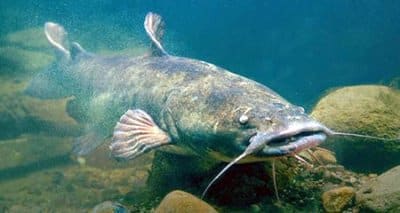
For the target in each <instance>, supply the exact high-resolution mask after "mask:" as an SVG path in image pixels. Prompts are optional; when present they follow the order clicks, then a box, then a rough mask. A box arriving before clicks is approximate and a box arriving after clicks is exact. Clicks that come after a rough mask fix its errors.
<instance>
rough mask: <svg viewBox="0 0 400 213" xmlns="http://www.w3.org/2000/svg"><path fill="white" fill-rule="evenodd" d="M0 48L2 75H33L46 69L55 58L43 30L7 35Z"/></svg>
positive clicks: (35, 29)
mask: <svg viewBox="0 0 400 213" xmlns="http://www.w3.org/2000/svg"><path fill="white" fill-rule="evenodd" d="M1 42H2V43H4V44H3V45H2V47H1V48H0V65H1V72H0V73H1V74H2V75H5V74H7V75H12V76H18V75H21V74H22V75H24V77H25V76H26V75H27V74H28V75H31V74H33V73H35V72H38V71H40V70H42V69H44V68H45V67H46V66H47V65H48V64H49V63H51V62H52V61H53V60H54V59H55V57H54V54H53V52H52V50H51V48H50V45H49V44H48V42H47V40H46V36H45V35H44V32H43V28H42V27H38V28H30V29H26V30H21V31H17V32H13V33H10V34H8V35H5V36H4V38H2V39H1Z"/></svg>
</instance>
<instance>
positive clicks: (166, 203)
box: [155, 190, 217, 213]
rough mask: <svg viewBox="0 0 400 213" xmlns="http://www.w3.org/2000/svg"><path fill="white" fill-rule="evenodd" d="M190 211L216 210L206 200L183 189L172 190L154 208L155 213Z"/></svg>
mask: <svg viewBox="0 0 400 213" xmlns="http://www.w3.org/2000/svg"><path fill="white" fill-rule="evenodd" d="M173 212H177V213H178V212H179V213H184V212H187V213H192V212H204V213H207V212H208V213H212V212H217V211H216V210H215V209H214V208H213V207H211V206H210V205H209V204H207V203H206V202H204V201H202V200H200V199H199V198H197V197H195V196H193V195H191V194H189V193H187V192H184V191H179V190H176V191H172V192H170V193H169V194H167V196H165V197H164V199H163V200H162V201H161V203H160V205H159V206H158V207H157V209H156V210H155V213H173Z"/></svg>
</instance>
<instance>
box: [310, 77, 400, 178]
mask: <svg viewBox="0 0 400 213" xmlns="http://www.w3.org/2000/svg"><path fill="white" fill-rule="evenodd" d="M312 116H313V117H314V118H316V119H317V120H319V121H320V122H322V123H324V124H325V125H326V126H328V127H329V128H332V129H333V130H336V131H342V132H349V133H359V134H366V135H372V136H377V137H384V138H390V139H397V140H386V141H385V140H371V139H362V138H355V137H342V136H341V137H339V136H338V137H336V138H335V139H336V140H335V141H333V142H329V143H325V145H326V146H327V147H328V148H329V149H331V150H333V151H334V152H335V153H336V157H337V159H338V161H339V163H341V164H343V165H345V166H346V167H350V168H351V169H354V170H357V171H373V172H381V171H384V170H386V169H388V168H390V167H392V166H394V165H396V164H399V163H400V140H399V136H400V135H399V134H400V91H399V90H396V89H394V88H390V87H386V86H375V85H365V86H352V87H344V88H340V89H337V90H334V91H331V92H330V93H328V94H327V95H326V96H325V97H323V98H321V100H320V101H319V102H318V103H317V105H316V106H315V107H314V110H313V112H312ZM371 150H373V151H371ZM378 159H379V160H378Z"/></svg>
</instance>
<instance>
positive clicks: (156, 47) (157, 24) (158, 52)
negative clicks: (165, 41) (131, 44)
mask: <svg viewBox="0 0 400 213" xmlns="http://www.w3.org/2000/svg"><path fill="white" fill-rule="evenodd" d="M144 29H145V30H146V33H147V35H148V36H149V37H150V39H151V42H152V45H151V50H152V52H151V55H153V56H164V55H168V53H167V51H165V50H164V48H163V46H162V45H161V38H162V35H163V34H164V22H163V20H162V18H161V16H160V15H158V14H156V13H152V12H149V13H147V15H146V18H145V20H144Z"/></svg>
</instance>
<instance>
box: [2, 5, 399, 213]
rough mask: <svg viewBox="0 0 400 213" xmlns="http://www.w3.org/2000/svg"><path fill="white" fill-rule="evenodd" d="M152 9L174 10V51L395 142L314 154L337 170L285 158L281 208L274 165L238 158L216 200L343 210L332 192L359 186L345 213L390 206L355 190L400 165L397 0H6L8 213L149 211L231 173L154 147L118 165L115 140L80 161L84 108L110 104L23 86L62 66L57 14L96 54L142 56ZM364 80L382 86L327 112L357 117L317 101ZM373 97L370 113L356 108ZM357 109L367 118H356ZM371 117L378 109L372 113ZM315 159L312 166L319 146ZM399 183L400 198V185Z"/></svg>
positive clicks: (231, 204)
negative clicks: (55, 37) (77, 144)
mask: <svg viewBox="0 0 400 213" xmlns="http://www.w3.org/2000/svg"><path fill="white" fill-rule="evenodd" d="M149 11H153V12H156V13H158V14H160V15H161V16H162V17H163V19H164V21H165V33H164V38H163V42H162V43H163V46H164V48H165V50H166V51H167V52H168V53H170V54H171V55H175V56H182V57H188V58H195V59H199V60H203V61H207V62H210V63H212V64H215V65H218V66H219V67H223V68H225V69H227V70H229V71H231V72H234V73H237V74H239V75H242V76H245V77H247V78H250V79H252V80H255V81H257V82H260V83H261V84H263V85H266V86H268V87H269V88H271V89H273V90H274V91H275V92H277V93H278V94H279V95H281V96H282V97H284V98H285V99H287V100H288V101H289V102H291V103H293V104H295V105H299V106H302V107H304V108H305V110H306V112H307V113H311V112H312V113H313V116H314V117H315V118H316V119H317V120H321V122H323V123H325V124H326V125H328V124H329V125H328V126H329V127H332V128H336V129H338V130H340V131H345V132H350V133H359V134H368V135H372V136H377V137H383V138H391V139H396V138H397V141H396V140H393V141H390V142H388V143H385V144H381V143H379V140H377V141H373V142H371V141H368V143H367V142H366V143H367V144H369V145H368V146H366V147H365V146H362V145H358V144H359V143H357V142H356V143H355V144H356V145H354V146H353V145H350V148H349V147H340V148H337V147H335V146H329V145H328V146H326V147H325V148H327V149H330V150H332V151H333V152H332V153H336V157H337V158H338V162H339V163H337V162H336V159H334V160H332V156H333V158H335V156H334V154H332V153H331V152H328V151H326V150H325V149H324V150H325V151H321V150H314V154H315V153H317V154H315V155H316V156H318V153H319V151H320V152H321V153H324V154H320V155H323V156H325V158H323V157H322V158H323V159H324V160H322V161H323V163H322V164H325V163H326V162H328V163H326V164H332V165H331V167H328V168H325V169H321V167H318V166H314V169H313V170H310V169H309V168H307V166H304V165H302V164H299V163H298V162H296V161H295V160H293V158H291V159H288V160H282V162H278V163H277V176H278V183H277V184H278V191H279V192H280V194H281V196H280V197H281V202H280V203H279V202H277V199H276V197H275V195H274V188H273V184H272V180H271V179H272V175H271V173H272V166H271V164H270V163H269V162H266V163H256V164H250V165H246V164H244V165H240V166H237V167H234V168H232V169H231V170H230V171H229V172H228V173H227V174H226V175H225V178H224V179H222V180H221V181H220V183H217V184H216V186H215V188H213V189H211V191H210V194H211V195H210V197H208V198H207V199H206V201H207V202H209V203H210V204H211V205H212V206H213V207H214V208H216V209H217V210H218V211H220V212H249V211H252V212H265V211H268V210H271V211H272V210H280V211H283V212H286V211H288V212H292V211H295V210H298V211H310V210H312V211H316V212H323V211H330V210H332V209H333V211H335V210H337V209H335V208H339V207H331V205H330V204H329V199H328V198H324V196H323V195H322V194H323V193H324V192H326V191H329V190H331V189H336V188H339V187H350V188H352V189H351V190H350V191H351V193H347V191H346V190H348V189H347V188H346V189H345V190H344V192H343V191H341V192H342V194H340V193H339V194H340V196H343V197H346V195H347V194H351V196H350V198H349V197H346V199H348V201H347V203H345V204H343V206H341V208H339V209H340V211H343V210H348V211H350V210H353V209H356V208H361V209H368V210H372V211H381V210H382V209H378V208H375V207H374V203H372V204H370V205H369V204H368V205H366V206H363V205H361V204H360V203H361V202H360V203H358V200H362V199H363V197H362V196H358V195H357V196H356V195H355V194H359V193H361V191H362V190H363V189H364V188H363V187H364V186H365V185H366V184H367V185H368V183H370V182H369V181H374V180H376V179H377V178H380V177H381V176H378V175H380V174H382V173H384V172H386V171H388V170H389V169H391V168H393V167H395V166H398V165H400V145H399V143H400V142H398V139H399V138H400V130H399V127H400V124H399V120H400V92H399V84H400V80H399V78H400V36H399V35H400V16H399V14H400V2H399V1H375V0H373V1H345V0H344V1H318V2H313V3H310V2H305V1H279V2H278V1H218V2H214V1H173V2H172V1H110V0H97V1H82V0H78V1H64V0H61V1H46V0H41V1H40V0H37V1H28V2H27V1H21V0H13V1H10V0H2V1H1V2H0V25H1V26H2V27H1V28H0V81H1V83H0V128H1V129H0V212H88V211H90V210H92V209H93V208H94V207H95V206H96V205H98V204H101V203H102V202H104V201H112V202H118V203H121V204H122V205H125V206H126V207H127V209H129V210H126V211H132V212H148V211H152V210H154V209H156V207H157V206H158V205H159V203H160V201H161V199H162V198H163V196H164V195H165V194H167V193H168V192H170V191H172V190H173V189H180V190H183V191H187V192H190V193H193V194H194V195H196V196H200V195H201V192H202V190H204V188H205V187H206V186H207V184H208V182H209V181H210V180H211V179H212V178H213V177H214V176H215V175H216V174H217V173H218V172H219V171H220V170H221V169H222V168H223V166H222V165H220V164H219V165H216V166H215V165H214V163H210V164H213V166H210V165H208V162H207V163H204V162H198V160H197V159H194V160H193V159H186V158H184V157H177V156H169V155H168V154H160V153H158V154H156V156H153V155H154V154H153V152H151V153H149V154H147V155H144V156H141V157H140V158H138V159H135V160H134V161H129V162H123V163H121V162H116V161H115V160H114V159H111V158H110V157H109V155H110V154H109V150H108V143H105V144H104V145H103V146H101V147H100V148H99V149H97V150H96V151H95V152H94V153H91V154H89V155H88V156H85V157H77V156H75V155H73V154H71V150H72V149H73V143H74V141H75V140H76V138H77V137H79V136H81V135H82V134H84V133H85V131H86V129H85V127H84V126H85V123H87V122H88V118H87V117H85V116H89V115H88V114H90V116H93V115H94V116H97V117H101V116H103V115H102V112H97V111H96V110H93V109H92V108H90V106H88V105H85V104H84V103H81V102H79V101H74V100H75V99H73V97H63V98H62V99H39V98H37V97H31V96H28V95H26V94H25V93H24V90H25V88H26V87H27V86H28V85H29V82H30V81H31V79H33V78H34V76H36V75H37V74H38V73H40V72H41V71H43V70H45V69H46V67H48V66H49V65H50V64H51V63H52V62H55V61H57V56H56V55H55V54H54V50H53V49H52V48H51V47H50V45H49V43H48V41H47V40H46V36H45V34H44V23H45V22H48V21H51V22H56V23H59V24H61V25H62V26H64V28H65V30H66V31H67V32H68V38H69V40H70V41H77V42H78V43H79V44H80V45H82V47H83V48H84V49H86V50H88V51H89V52H92V53H96V54H99V55H107V56H110V55H112V56H115V55H124V56H126V55H128V56H131V57H134V56H140V55H144V54H145V53H147V52H148V51H149V48H150V40H149V38H148V36H147V35H146V32H145V30H144V27H143V21H144V17H145V16H146V14H147V13H148V12H149ZM356 85H379V86H382V87H379V88H378V86H377V88H375V87H374V88H361V89H360V88H356V89H360V90H355V91H356V92H354V94H356V95H354V96H351V95H350V94H353V90H351V91H350V90H348V91H344V92H343V93H342V94H341V95H342V96H341V95H339V98H337V99H335V101H336V102H334V104H332V102H328V105H329V104H330V105H329V106H333V108H336V109H338V111H337V112H329V113H339V114H340V112H343V113H342V114H343V116H344V117H345V118H343V119H342V117H340V116H339V115H338V114H329V116H328V115H327V116H326V117H324V112H326V111H324V110H325V109H327V108H329V107H327V106H325V105H323V103H322V102H319V101H320V100H321V101H322V100H323V99H322V98H323V97H324V96H325V95H326V94H327V91H333V88H340V87H344V86H356ZM44 87H46V86H45V85H44ZM357 91H360V92H357ZM61 92H62V91H61ZM357 94H362V95H363V96H361V95H360V96H357ZM373 94H378V95H376V96H373V97H374V98H375V99H372V98H371V97H370V96H368V95H373ZM359 97H361V98H359ZM356 100H361V101H360V102H357V103H356ZM353 101H354V103H353ZM364 101H365V102H364ZM368 101H369V102H368ZM339 102H340V104H339ZM317 103H318V105H317ZM336 103H337V104H336ZM363 106H364V107H365V112H364V111H360V110H359V108H356V107H361V108H362V107H363ZM381 106H382V107H381ZM353 107H354V108H353ZM374 107H376V108H374ZM313 109H314V111H313ZM316 109H320V110H321V112H317V111H316ZM341 109H349V110H348V111H342V110H341ZM369 109H371V110H370V111H369ZM108 110H110V109H108ZM111 110H113V109H111ZM118 110H120V109H118ZM126 110H128V109H123V110H122V111H123V112H125V111H126ZM352 110H353V111H352ZM115 111H117V109H115ZM358 112H360V114H361V115H362V116H364V117H362V118H358V117H356V115H355V114H357V113H358ZM368 112H372V113H371V114H372V115H373V116H372V115H371V116H366V115H367V114H368ZM118 113H119V112H118ZM321 114H322V115H321ZM121 115H122V114H119V115H118V117H120V116H121ZM352 115H354V116H355V117H351V116H352ZM368 115H369V114H368ZM104 117H105V118H108V117H107V116H105V115H104ZM327 117H331V118H332V117H334V118H337V120H335V119H333V120H332V119H331V120H330V119H329V118H327ZM92 119H93V118H92ZM346 119H348V120H346ZM357 119H359V120H357ZM89 120H90V119H89ZM99 120H100V118H99ZM365 120H368V122H366V121H365ZM89 122H90V121H89ZM340 122H342V123H340ZM352 122H354V123H352ZM342 124H346V125H348V126H343V125H342ZM356 124H360V125H359V126H358V125H356ZM362 124H365V125H364V126H363V125H362ZM112 125H114V123H112ZM105 134H106V135H107V136H110V135H111V134H112V132H108V133H105ZM106 141H108V142H109V141H110V139H109V137H108V138H107V139H106ZM366 150H373V151H375V152H372V151H371V152H369V151H368V152H367V151H366ZM352 153H355V154H354V155H352ZM326 156H329V157H326ZM349 156H350V157H349ZM362 157H364V158H362ZM153 158H154V159H153ZM303 158H305V159H306V160H307V161H311V162H312V161H314V159H313V156H307V154H305V155H304V156H303ZM366 159H367V160H366ZM177 162H179V163H177ZM180 163H181V165H182V166H177V165H180ZM314 163H315V162H314ZM319 163H320V162H319ZM319 163H315V164H319ZM346 163H347V164H346ZM174 165H175V167H174ZM223 165H224V164H223ZM333 165H334V166H333ZM343 165H344V167H343ZM399 174H400V173H396V175H399ZM163 175H164V176H163ZM158 176H160V177H159V178H157V177H158ZM385 177H386V176H385ZM395 177H398V176H395ZM149 185H150V186H149ZM398 185H400V184H398ZM377 187H378V186H377ZM385 187H386V185H385ZM385 187H383V186H382V187H381V188H382V189H383V188H385ZM378 188H379V187H378ZM381 188H380V189H381ZM387 188H391V187H390V185H389V186H388V187H387ZM392 188H393V190H394V192H393V194H395V193H396V192H397V193H398V192H400V191H396V190H400V189H399V188H398V187H397V188H396V187H392ZM154 191H157V193H154ZM383 192H387V191H385V190H383ZM383 192H382V193H383ZM231 193H232V194H231ZM346 193H347V194H346ZM390 193H392V192H390ZM390 193H389V195H388V196H391V194H390ZM230 194H231V196H229V195H230ZM361 194H362V193H361ZM383 194H384V193H383ZM386 194H387V193H386ZM386 194H385V195H386ZM398 194H399V193H398ZM326 196H328V195H326ZM397 196H398V195H397ZM332 199H333V198H332ZM346 199H345V200H346ZM396 199H397V200H396ZM396 199H394V200H393V201H392V206H391V207H388V208H390V209H385V210H390V211H393V212H395V211H396V210H399V209H400V198H399V197H397V198H396ZM326 200H328V201H326ZM112 202H109V203H106V204H104V205H103V206H100V207H99V208H97V209H95V212H100V210H99V209H101V208H111V209H114V210H113V211H114V212H119V211H123V210H121V209H118V208H119V207H118V205H119V204H118V205H117V204H115V203H114V204H113V203H112ZM188 202H189V201H188ZM331 202H332V203H334V202H333V201H331ZM379 202H380V201H376V202H375V204H377V205H378V204H379ZM327 203H328V204H327ZM171 205H172V204H171ZM193 205H195V204H193ZM196 205H197V204H196ZM198 205H200V204H198ZM389 206H390V205H389ZM170 208H173V207H170ZM160 211H162V210H160Z"/></svg>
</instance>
